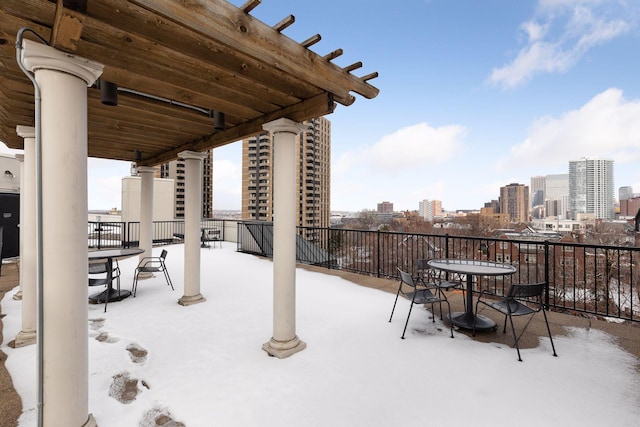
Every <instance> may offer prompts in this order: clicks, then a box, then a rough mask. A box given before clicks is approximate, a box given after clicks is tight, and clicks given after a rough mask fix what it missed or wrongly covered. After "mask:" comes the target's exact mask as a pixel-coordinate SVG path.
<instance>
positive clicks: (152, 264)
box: [131, 249, 174, 297]
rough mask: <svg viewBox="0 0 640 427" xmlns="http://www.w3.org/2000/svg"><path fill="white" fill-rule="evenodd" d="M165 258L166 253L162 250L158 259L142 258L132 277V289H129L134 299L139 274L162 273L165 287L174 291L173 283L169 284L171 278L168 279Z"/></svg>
mask: <svg viewBox="0 0 640 427" xmlns="http://www.w3.org/2000/svg"><path fill="white" fill-rule="evenodd" d="M166 257H167V251H166V250H165V249H163V250H162V252H161V253H160V256H159V257H144V258H142V259H141V260H140V262H139V263H138V266H137V267H136V270H135V272H134V275H133V288H132V289H131V292H132V293H133V296H134V297H135V296H136V291H137V289H138V276H140V273H151V274H153V273H160V272H162V273H163V274H164V278H165V280H166V281H167V285H169V286H171V290H174V289H173V283H171V277H169V271H167V266H166V265H165V263H164V260H165V258H166Z"/></svg>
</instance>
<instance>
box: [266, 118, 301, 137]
mask: <svg viewBox="0 0 640 427" xmlns="http://www.w3.org/2000/svg"><path fill="white" fill-rule="evenodd" d="M262 129H264V130H266V131H269V132H271V133H280V132H286V133H293V134H295V135H297V134H299V133H300V132H302V131H303V130H304V126H303V125H302V124H300V123H298V122H294V121H293V120H290V119H277V120H274V121H272V122H269V123H265V124H263V125H262Z"/></svg>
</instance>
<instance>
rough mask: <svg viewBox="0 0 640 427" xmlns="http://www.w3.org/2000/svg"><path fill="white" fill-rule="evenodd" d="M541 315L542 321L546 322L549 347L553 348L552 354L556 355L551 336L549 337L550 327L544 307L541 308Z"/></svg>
mask: <svg viewBox="0 0 640 427" xmlns="http://www.w3.org/2000/svg"><path fill="white" fill-rule="evenodd" d="M542 315H543V316H544V323H546V324H547V332H548V333H549V339H550V340H551V349H552V350H553V355H554V356H555V357H558V354H557V353H556V347H555V346H554V345H553V338H552V337H551V328H549V321H548V320H547V314H546V313H545V310H544V308H542Z"/></svg>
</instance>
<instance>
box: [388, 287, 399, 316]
mask: <svg viewBox="0 0 640 427" xmlns="http://www.w3.org/2000/svg"><path fill="white" fill-rule="evenodd" d="M399 295H400V289H398V292H397V293H396V300H395V301H394V302H393V308H392V309H391V316H389V323H391V319H392V318H393V312H394V311H395V310H396V304H397V303H398V296H399Z"/></svg>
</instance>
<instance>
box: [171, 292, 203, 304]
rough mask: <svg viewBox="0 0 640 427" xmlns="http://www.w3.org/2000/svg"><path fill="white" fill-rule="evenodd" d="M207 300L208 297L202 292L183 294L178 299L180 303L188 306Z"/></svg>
mask: <svg viewBox="0 0 640 427" xmlns="http://www.w3.org/2000/svg"><path fill="white" fill-rule="evenodd" d="M205 301H206V298H205V297H203V296H202V294H198V295H190V296H186V295H183V296H181V297H180V299H179V300H178V304H180V305H183V306H185V307H186V306H188V305H193V304H198V303H201V302H205Z"/></svg>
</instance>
